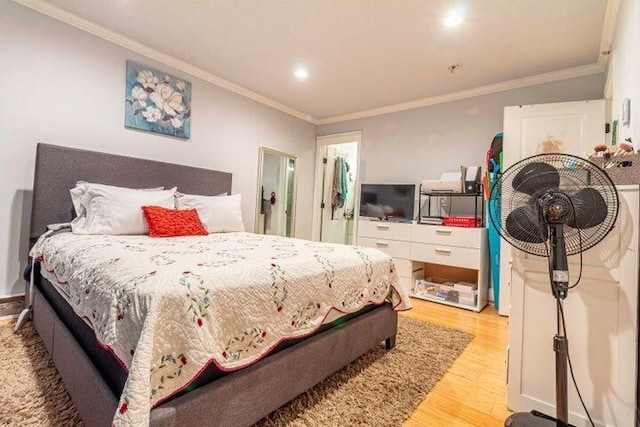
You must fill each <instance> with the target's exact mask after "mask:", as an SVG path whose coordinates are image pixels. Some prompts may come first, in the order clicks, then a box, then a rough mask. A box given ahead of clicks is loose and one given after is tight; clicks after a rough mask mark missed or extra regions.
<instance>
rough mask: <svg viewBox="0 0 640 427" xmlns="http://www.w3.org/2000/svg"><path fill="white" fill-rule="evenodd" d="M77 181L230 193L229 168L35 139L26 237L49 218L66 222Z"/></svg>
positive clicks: (51, 221)
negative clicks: (197, 166)
mask: <svg viewBox="0 0 640 427" xmlns="http://www.w3.org/2000/svg"><path fill="white" fill-rule="evenodd" d="M77 181H88V182H97V183H100V184H109V185H118V186H121V187H131V188H152V187H161V186H162V187H165V188H172V187H178V190H179V191H181V192H183V193H189V194H202V195H211V196H214V195H217V194H221V193H224V192H227V193H231V174H230V173H227V172H218V171H214V170H208V169H202V168H195V167H191V166H183V165H176V164H173V163H164V162H156V161H153V160H145V159H139V158H134V157H125V156H118V155H114V154H107V153H99V152H96V151H87V150H79V149H76V148H68V147H60V146H57V145H51V144H43V143H39V144H38V148H37V152H36V167H35V177H34V183H33V208H32V210H31V229H30V232H29V238H30V241H31V242H33V239H37V238H38V237H39V236H40V235H41V234H42V233H44V232H45V231H46V227H47V225H48V224H54V223H61V222H69V221H71V220H72V219H73V216H74V215H73V206H72V204H71V196H70V195H69V190H70V189H71V188H73V187H74V186H75V184H76V182H77Z"/></svg>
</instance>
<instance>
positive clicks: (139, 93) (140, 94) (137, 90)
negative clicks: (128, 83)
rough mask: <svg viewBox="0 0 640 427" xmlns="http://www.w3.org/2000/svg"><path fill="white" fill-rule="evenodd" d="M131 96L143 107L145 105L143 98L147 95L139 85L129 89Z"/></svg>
mask: <svg viewBox="0 0 640 427" xmlns="http://www.w3.org/2000/svg"><path fill="white" fill-rule="evenodd" d="M131 96H132V97H133V99H135V100H136V101H138V104H140V105H142V106H143V107H146V106H147V103H146V102H145V100H146V99H147V97H148V96H149V95H148V94H147V92H145V90H144V89H142V88H141V87H140V86H135V87H134V88H133V89H131Z"/></svg>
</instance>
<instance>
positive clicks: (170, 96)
mask: <svg viewBox="0 0 640 427" xmlns="http://www.w3.org/2000/svg"><path fill="white" fill-rule="evenodd" d="M149 98H150V99H151V100H152V101H153V102H154V103H155V104H156V106H157V107H158V108H159V109H161V110H164V112H165V113H167V114H169V115H171V116H175V115H176V114H178V113H179V112H181V111H183V110H184V105H182V95H181V94H179V93H178V92H176V91H174V90H173V88H172V87H171V86H169V85H166V84H164V83H160V84H159V85H158V86H157V87H156V90H155V92H153V93H151V94H150V95H149Z"/></svg>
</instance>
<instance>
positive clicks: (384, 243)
mask: <svg viewBox="0 0 640 427" xmlns="http://www.w3.org/2000/svg"><path fill="white" fill-rule="evenodd" d="M376 246H384V247H385V248H386V247H388V246H389V243H388V242H380V241H377V242H376Z"/></svg>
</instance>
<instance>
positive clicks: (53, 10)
mask: <svg viewBox="0 0 640 427" xmlns="http://www.w3.org/2000/svg"><path fill="white" fill-rule="evenodd" d="M12 1H13V2H14V3H17V4H20V5H22V6H25V7H28V8H30V9H33V10H35V11H37V12H40V13H42V14H44V15H47V16H49V17H51V18H54V19H57V20H58V21H61V22H64V23H66V24H69V25H71V26H73V27H76V28H78V29H80V30H83V31H85V32H87V33H89V34H93V35H94V36H97V37H100V38H101V39H104V40H107V41H109V42H111V43H114V44H116V45H118V46H121V47H123V48H125V49H128V50H130V51H132V52H135V53H138V54H140V55H144V56H146V57H148V58H151V59H153V60H155V61H158V62H161V63H163V64H165V65H168V66H169V67H172V68H175V69H177V70H180V71H182V72H184V73H187V74H190V75H192V76H194V77H196V78H199V79H202V80H204V81H206V82H209V83H212V84H214V85H216V86H219V87H221V88H223V89H226V90H229V91H231V92H234V93H237V94H238V95H241V96H244V97H246V98H249V99H252V100H253V101H256V102H259V103H261V104H264V105H266V106H268V107H271V108H274V109H276V110H279V111H282V112H283V113H286V114H289V115H291V116H294V117H297V118H298V119H302V120H304V121H307V122H310V123H313V124H317V120H316V119H315V118H314V117H312V116H310V115H308V114H306V113H303V112H301V111H298V110H295V109H293V108H291V107H288V106H286V105H284V104H281V103H279V102H277V101H274V100H273V99H270V98H267V97H266V96H263V95H260V94H258V93H256V92H253V91H251V90H249V89H246V88H244V87H242V86H240V85H237V84H235V83H232V82H230V81H228V80H225V79H223V78H221V77H218V76H216V75H214V74H211V73H209V72H207V71H205V70H203V69H202V68H199V67H196V66H194V65H192V64H189V63H187V62H185V61H182V60H180V59H178V58H176V57H174V56H171V55H168V54H166V53H163V52H160V51H159V50H156V49H153V48H151V47H149V46H146V45H144V44H142V43H140V42H137V41H135V40H133V39H131V38H129V37H125V36H123V35H122V34H119V33H116V32H115V31H112V30H109V29H107V28H105V27H103V26H101V25H98V24H95V23H93V22H91V21H88V20H86V19H84V18H81V17H79V16H78V15H75V14H73V13H70V12H67V11H66V10H63V9H61V8H59V7H57V6H54V5H52V4H50V3H48V2H46V1H44V0H12Z"/></svg>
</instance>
